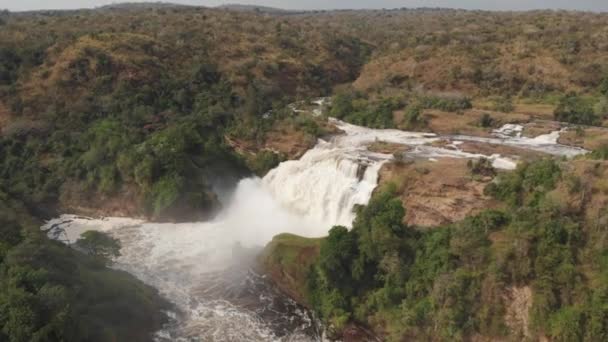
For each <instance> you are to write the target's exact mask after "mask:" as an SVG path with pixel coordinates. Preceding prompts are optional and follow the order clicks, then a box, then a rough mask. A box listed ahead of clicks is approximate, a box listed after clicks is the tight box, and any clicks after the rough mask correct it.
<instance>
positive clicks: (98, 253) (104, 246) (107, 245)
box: [76, 230, 120, 264]
mask: <svg viewBox="0 0 608 342" xmlns="http://www.w3.org/2000/svg"><path fill="white" fill-rule="evenodd" d="M76 247H78V248H80V249H82V250H83V251H84V252H85V253H87V254H89V255H92V256H93V257H96V258H99V259H100V260H102V261H103V262H104V263H106V264H111V262H112V258H117V257H119V256H120V242H119V241H118V240H116V239H114V238H112V237H110V236H108V235H107V234H105V233H103V232H98V231H94V230H90V231H87V232H84V233H82V235H81V238H79V239H78V240H77V241H76Z"/></svg>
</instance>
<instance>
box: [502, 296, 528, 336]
mask: <svg viewBox="0 0 608 342" xmlns="http://www.w3.org/2000/svg"><path fill="white" fill-rule="evenodd" d="M504 301H505V303H506V308H507V312H506V314H505V323H506V325H507V327H509V330H510V331H511V332H512V335H513V336H519V337H521V338H524V339H529V338H530V337H531V334H530V330H529V329H528V325H529V322H530V315H529V313H530V307H531V306H532V289H531V288H530V287H529V286H523V287H515V286H511V287H509V288H507V290H506V293H505V295H504Z"/></svg>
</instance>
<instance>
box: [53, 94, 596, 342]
mask: <svg viewBox="0 0 608 342" xmlns="http://www.w3.org/2000/svg"><path fill="white" fill-rule="evenodd" d="M321 104H322V102H321ZM332 121H333V122H334V124H335V125H336V126H337V127H338V128H339V129H340V130H342V131H343V132H344V134H340V135H337V136H334V137H332V138H330V139H329V140H319V142H318V144H317V145H316V146H315V147H314V148H313V149H311V150H309V151H308V152H307V153H306V154H305V155H304V156H303V157H302V158H301V159H300V160H295V161H287V162H284V163H281V164H280V165H279V166H278V167H277V168H275V169H274V170H271V171H270V172H269V173H268V175H267V176H266V177H265V178H264V179H257V178H251V179H244V180H242V181H241V182H240V183H239V184H238V186H237V188H236V190H235V191H234V193H233V194H232V195H231V196H230V197H229V198H230V199H229V200H228V202H227V204H226V205H225V209H224V210H223V212H222V213H220V215H219V216H218V217H216V218H215V219H214V220H212V221H210V222H200V223H183V224H159V223H148V222H143V221H139V220H134V219H124V218H103V219H90V218H84V217H78V216H73V215H63V216H61V217H59V218H57V219H54V220H50V221H49V222H47V223H46V224H45V226H43V227H42V228H43V229H45V230H47V231H48V232H49V233H48V234H49V237H51V238H54V239H57V240H60V241H63V242H65V243H68V244H71V243H73V242H75V241H76V240H77V239H78V237H79V236H80V234H82V233H83V232H85V231H87V230H100V231H105V232H107V233H108V234H110V235H112V236H113V237H115V238H117V239H119V240H120V242H121V244H122V249H121V254H122V255H121V256H120V257H119V258H118V259H117V260H116V263H115V265H114V267H116V268H119V269H122V270H125V271H127V272H130V273H132V274H134V275H135V276H137V277H138V278H139V279H141V280H142V281H144V282H145V283H147V284H149V285H151V286H154V287H155V288H157V289H158V290H159V292H160V294H161V295H163V296H164V297H165V298H167V299H168V300H169V301H171V302H172V303H173V304H174V305H175V310H174V312H171V313H169V315H170V316H171V317H172V319H171V321H170V323H169V324H167V326H166V327H165V329H163V330H162V331H160V332H158V333H157V334H156V336H155V338H156V340H157V341H175V340H177V341H318V340H321V339H322V337H321V333H320V328H319V325H318V323H317V322H316V320H315V319H314V317H313V315H312V314H311V313H310V312H308V311H307V310H305V309H304V308H303V307H301V306H300V305H298V304H297V303H295V302H293V301H292V300H290V299H288V298H286V297H285V296H283V295H281V294H280V293H279V292H278V291H277V290H276V289H275V288H274V287H273V286H272V284H270V282H269V281H268V280H267V279H266V278H265V277H263V276H260V275H258V274H256V273H255V272H254V271H253V264H254V261H255V255H256V252H258V251H259V248H261V247H262V246H264V245H265V244H266V243H268V242H269V241H270V240H271V239H272V237H273V236H275V235H276V234H279V233H284V232H291V233H295V234H298V235H303V236H308V237H319V236H324V235H325V234H327V231H328V230H329V229H330V228H331V227H332V226H333V225H344V226H350V225H351V224H352V222H353V219H354V213H353V208H354V206H355V205H357V204H366V203H367V202H368V200H369V198H370V196H371V194H372V192H373V190H374V188H375V187H376V186H377V182H378V171H379V169H380V168H381V167H382V164H383V163H385V162H387V161H389V160H391V159H392V158H393V156H392V155H389V154H381V153H373V152H370V151H369V150H368V149H367V146H368V145H369V144H371V143H373V142H375V141H385V142H390V143H396V144H403V145H407V146H409V147H411V148H410V151H409V152H406V154H405V157H406V158H427V159H431V160H432V159H434V158H439V157H452V158H480V157H487V158H488V159H490V160H491V161H492V162H493V164H494V166H495V167H497V168H503V169H513V168H515V166H516V161H515V160H512V159H510V158H508V157H503V156H500V155H498V154H495V155H491V156H483V155H479V154H471V153H466V152H463V151H461V150H459V149H458V145H459V144H460V143H461V142H462V141H467V140H469V141H480V142H482V143H492V144H505V145H512V146H517V147H519V148H524V149H531V150H535V151H543V152H546V153H550V154H556V155H564V156H573V155H576V154H580V153H584V152H585V151H584V150H581V149H576V148H571V147H568V146H563V145H559V144H557V138H556V136H559V132H557V133H552V134H550V135H547V136H543V137H540V138H536V139H529V138H522V137H521V135H520V134H518V132H521V129H520V128H519V127H517V126H513V127H511V126H510V127H505V128H504V129H501V130H497V131H496V132H495V137H494V138H477V137H467V136H457V137H440V136H437V135H435V134H429V133H417V132H404V131H398V130H376V129H369V128H364V127H358V126H355V125H351V124H347V123H344V122H341V121H338V120H334V119H332ZM441 139H443V140H446V139H448V140H449V144H448V145H447V146H446V147H435V146H431V145H430V144H431V143H433V142H436V141H438V140H441Z"/></svg>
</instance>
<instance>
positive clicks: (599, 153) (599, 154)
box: [591, 144, 608, 160]
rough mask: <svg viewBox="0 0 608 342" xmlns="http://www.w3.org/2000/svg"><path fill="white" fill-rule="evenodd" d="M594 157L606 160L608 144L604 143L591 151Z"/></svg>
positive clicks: (607, 157) (607, 158)
mask: <svg viewBox="0 0 608 342" xmlns="http://www.w3.org/2000/svg"><path fill="white" fill-rule="evenodd" d="M591 157H592V158H594V159H601V160H608V144H604V145H602V146H600V147H598V148H597V149H595V150H594V151H593V152H592V153H591Z"/></svg>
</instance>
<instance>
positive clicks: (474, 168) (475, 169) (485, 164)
mask: <svg viewBox="0 0 608 342" xmlns="http://www.w3.org/2000/svg"><path fill="white" fill-rule="evenodd" d="M467 167H468V168H469V170H471V173H472V174H473V175H476V176H494V175H496V170H495V169H494V167H493V166H492V161H491V160H489V159H487V158H479V159H476V160H469V161H468V162H467Z"/></svg>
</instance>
